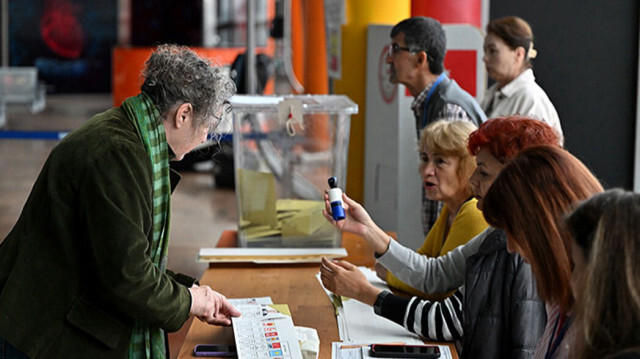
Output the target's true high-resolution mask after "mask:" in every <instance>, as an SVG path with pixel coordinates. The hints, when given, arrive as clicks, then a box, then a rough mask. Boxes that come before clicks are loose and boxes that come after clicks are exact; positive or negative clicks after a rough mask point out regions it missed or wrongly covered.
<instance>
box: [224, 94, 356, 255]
mask: <svg viewBox="0 0 640 359" xmlns="http://www.w3.org/2000/svg"><path fill="white" fill-rule="evenodd" d="M231 105H232V106H233V111H232V116H233V152H234V169H235V185H236V197H237V201H238V222H239V223H238V243H239V245H240V246H241V247H305V248H313V247H339V246H340V244H341V234H340V232H339V231H338V230H337V229H335V228H334V227H333V226H332V225H331V224H330V223H329V222H327V220H326V219H325V218H324V217H323V216H322V209H323V208H324V192H325V190H326V189H328V188H329V184H328V179H329V178H330V177H336V178H337V180H338V183H337V185H338V186H339V187H342V188H344V187H345V181H346V178H347V153H348V148H349V129H350V117H351V115H353V114H356V113H357V112H358V106H357V105H356V104H355V103H354V102H353V101H351V100H350V99H349V98H347V97H346V96H341V95H289V96H280V97H277V96H233V97H232V98H231Z"/></svg>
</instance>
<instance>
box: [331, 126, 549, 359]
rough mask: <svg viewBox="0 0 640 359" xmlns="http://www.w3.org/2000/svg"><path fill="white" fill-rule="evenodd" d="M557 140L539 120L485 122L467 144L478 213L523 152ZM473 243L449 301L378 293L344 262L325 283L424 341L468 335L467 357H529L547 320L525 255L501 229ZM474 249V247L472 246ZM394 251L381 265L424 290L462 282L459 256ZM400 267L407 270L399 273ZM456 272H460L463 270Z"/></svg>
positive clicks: (394, 246)
mask: <svg viewBox="0 0 640 359" xmlns="http://www.w3.org/2000/svg"><path fill="white" fill-rule="evenodd" d="M558 142H559V138H558V135H557V133H556V132H555V131H554V130H553V129H552V128H551V127H550V126H548V125H546V124H544V123H542V122H540V121H536V120H533V119H527V118H522V117H510V118H496V119H492V120H489V121H487V122H486V123H484V124H482V125H481V126H480V128H479V129H478V130H476V131H475V132H473V133H472V134H471V135H470V137H469V142H468V149H469V152H470V153H471V154H473V155H476V154H477V155H478V156H477V157H476V163H477V165H478V167H477V168H476V170H475V172H474V174H473V175H472V177H471V180H470V182H471V185H472V188H473V192H474V195H475V197H476V198H477V199H478V203H477V206H478V208H479V209H482V207H483V204H482V199H483V198H484V196H485V194H486V191H487V189H488V188H489V186H490V185H491V182H492V181H493V180H494V179H495V178H496V176H497V175H498V173H499V172H500V170H501V169H502V167H504V166H505V164H506V163H507V162H508V161H509V159H510V158H512V157H513V156H514V155H515V154H517V152H518V151H520V150H521V149H523V148H527V147H531V146H536V145H541V144H551V145H556V146H557V145H558ZM344 199H345V204H346V206H345V207H346V210H347V211H348V212H349V211H353V212H354V213H355V215H356V216H357V215H358V213H359V212H360V211H361V206H359V205H358V204H357V203H355V202H353V201H351V200H350V199H349V198H347V197H346V196H345V198H344ZM473 241H474V243H473V246H474V247H472V248H467V250H461V251H459V255H458V256H457V257H462V258H466V257H468V258H467V259H466V276H465V275H464V274H463V275H462V276H461V277H462V279H460V282H459V283H457V285H460V284H462V281H463V280H464V282H465V286H463V287H461V288H460V289H459V290H458V291H456V292H455V293H454V295H453V296H452V297H450V298H447V299H446V300H445V301H443V302H432V301H428V300H420V299H418V298H416V297H414V298H411V299H408V298H402V297H399V296H396V295H393V294H391V293H390V292H388V291H382V290H380V289H377V288H375V287H373V286H372V285H371V284H370V283H369V282H367V280H366V278H364V276H363V275H362V274H361V273H360V272H359V271H358V270H357V268H355V267H354V266H352V265H350V264H349V263H347V262H343V261H334V262H330V261H328V260H326V259H324V260H323V266H322V267H321V279H322V281H323V283H324V285H325V286H326V287H327V288H328V289H329V290H331V291H333V292H334V293H337V294H340V295H345V296H349V297H352V298H355V299H357V300H360V301H362V302H364V303H368V304H372V305H374V310H375V312H376V314H379V315H381V316H384V317H386V318H388V319H390V320H392V321H395V322H396V323H398V324H400V325H403V326H404V327H405V328H407V329H408V330H410V331H413V332H416V333H418V334H421V335H422V336H423V337H426V338H428V339H433V340H452V339H460V337H462V352H461V357H463V358H529V357H531V356H532V355H533V352H534V349H535V348H536V345H537V343H538V339H539V338H540V335H541V334H542V331H543V328H544V325H545V320H546V312H545V306H544V303H543V302H542V301H541V300H540V299H539V297H538V295H537V292H536V286H535V284H534V281H533V276H532V274H531V268H530V266H529V265H528V264H526V263H524V261H523V259H522V258H521V257H520V256H519V255H517V254H511V253H509V252H507V248H506V243H507V238H506V234H505V232H503V231H501V230H498V229H495V228H489V229H487V230H486V231H484V232H483V233H482V234H481V235H479V236H478V237H476V238H475V239H474V240H473ZM378 244H379V243H378ZM373 245H374V248H378V247H376V245H377V244H375V243H374V244H373ZM470 245H471V242H469V244H467V245H466V246H465V247H469V246H470ZM387 247H388V249H387V250H386V251H385V252H384V253H383V254H382V255H381V256H380V257H379V258H378V259H379V261H380V262H381V263H382V264H383V265H384V266H388V267H387V268H388V269H389V270H390V271H393V272H394V273H396V272H397V273H398V274H397V275H398V277H399V278H400V279H402V280H403V281H405V282H406V283H408V284H411V285H414V286H416V288H418V289H421V290H425V289H427V290H428V289H432V288H429V285H430V284H431V283H430V282H431V279H432V278H437V277H447V276H449V277H458V275H457V274H450V273H448V272H449V271H448V270H447V269H446V267H447V266H448V265H449V264H450V263H455V261H458V262H459V261H460V258H457V259H456V260H455V261H454V260H453V259H452V258H454V257H453V256H452V255H449V256H448V257H445V258H444V259H443V258H437V259H435V258H428V259H427V258H425V257H423V256H418V255H415V254H411V253H409V251H408V250H407V249H405V248H404V247H402V246H401V245H399V244H398V243H396V242H394V241H390V242H389V243H388V244H387ZM401 268H405V270H403V271H400V269H401ZM452 271H453V272H456V273H457V272H459V271H460V268H453V269H452ZM462 272H463V273H464V272H465V270H464V263H463V269H462ZM425 273H427V275H426V276H425ZM442 274H445V275H444V276H442ZM449 281H450V282H455V279H454V280H453V281H451V278H449ZM441 282H442V280H441ZM445 285H449V284H447V283H445ZM447 289H449V288H447ZM462 303H464V306H463V305H462ZM463 319H464V320H463Z"/></svg>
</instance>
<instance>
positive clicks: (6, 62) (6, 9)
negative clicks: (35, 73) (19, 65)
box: [0, 0, 9, 67]
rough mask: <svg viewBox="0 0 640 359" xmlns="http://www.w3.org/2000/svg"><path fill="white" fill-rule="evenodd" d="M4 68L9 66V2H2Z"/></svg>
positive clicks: (5, 0) (1, 22)
mask: <svg viewBox="0 0 640 359" xmlns="http://www.w3.org/2000/svg"><path fill="white" fill-rule="evenodd" d="M0 24H2V66H3V67H7V66H9V0H2V20H0Z"/></svg>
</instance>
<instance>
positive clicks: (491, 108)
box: [480, 16, 562, 137]
mask: <svg viewBox="0 0 640 359" xmlns="http://www.w3.org/2000/svg"><path fill="white" fill-rule="evenodd" d="M536 55H537V51H536V50H534V48H533V32H532V31H531V26H529V24H528V23H527V22H526V21H524V20H523V19H521V18H519V17H516V16H507V17H503V18H500V19H496V20H493V21H491V22H490V23H489V24H488V25H487V36H486V37H485V40H484V57H483V58H482V59H483V61H484V63H485V67H486V69H487V74H488V75H489V77H490V78H491V79H492V80H495V81H496V83H495V84H493V85H492V86H491V87H489V89H488V90H487V92H486V93H485V96H484V99H483V100H482V103H481V104H480V106H481V107H482V109H483V110H484V112H485V113H486V114H487V118H493V117H500V116H510V115H516V114H519V115H525V116H531V117H534V118H536V119H538V120H540V121H544V122H546V123H548V124H549V125H550V126H551V127H553V128H554V129H555V130H556V131H557V132H558V134H559V135H560V137H562V127H561V126H560V119H559V118H558V113H557V112H556V109H555V107H554V106H553V104H552V103H551V101H550V100H549V97H548V96H547V94H546V93H545V92H544V90H543V89H542V88H541V87H540V86H539V85H538V84H537V83H536V80H535V76H534V75H533V70H532V69H531V68H532V64H531V59H533V58H535V57H536Z"/></svg>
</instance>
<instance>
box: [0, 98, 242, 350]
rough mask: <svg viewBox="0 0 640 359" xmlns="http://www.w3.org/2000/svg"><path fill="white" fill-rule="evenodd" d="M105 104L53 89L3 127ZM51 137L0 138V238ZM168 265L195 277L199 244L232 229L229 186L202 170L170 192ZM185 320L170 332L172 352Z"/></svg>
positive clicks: (72, 118) (57, 119) (84, 112)
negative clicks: (41, 103) (36, 109)
mask: <svg viewBox="0 0 640 359" xmlns="http://www.w3.org/2000/svg"><path fill="white" fill-rule="evenodd" d="M109 107H111V96H110V95H104V94H102V95H56V96H49V97H48V98H47V108H46V109H45V110H44V111H43V112H41V113H39V114H35V115H32V114H30V113H29V112H28V110H27V109H25V108H21V107H17V108H15V107H14V108H9V109H8V111H7V124H6V126H5V129H6V130H21V131H64V130H72V129H75V128H77V127H78V126H79V125H80V124H82V123H83V121H86V120H87V119H88V118H90V117H91V116H92V115H93V114H95V113H98V112H101V111H104V110H106V109H107V108H109ZM56 143H57V141H51V140H7V139H0V242H1V241H2V240H3V239H4V238H5V237H6V235H7V234H8V233H9V231H10V230H11V228H12V227H13V225H14V223H15V222H16V220H17V219H18V216H19V215H20V211H21V209H22V206H23V205H24V203H25V201H26V199H27V196H28V195H29V191H30V189H31V187H32V186H33V183H34V181H35V179H36V177H37V175H38V173H39V172H40V168H41V167H42V165H43V163H44V161H45V160H46V157H47V155H48V154H49V152H50V151H51V149H52V148H53V147H54V146H55V144H56ZM171 215H172V217H171V244H170V248H169V267H170V268H171V269H172V270H174V271H178V272H182V273H185V274H189V275H192V276H195V277H200V276H201V275H202V273H203V271H204V269H205V268H206V264H203V263H197V262H196V260H195V259H196V256H197V253H198V249H199V248H200V247H211V246H215V244H216V242H217V239H218V237H219V236H220V234H221V233H222V231H223V230H226V229H235V228H236V225H237V206H236V198H235V192H234V191H233V190H229V189H221V188H216V186H215V184H214V180H213V177H212V175H211V174H210V173H208V172H203V173H195V172H188V173H183V179H182V181H181V182H180V185H179V186H178V188H177V189H176V191H175V192H174V194H173V196H172V214H171ZM186 329H187V328H186V326H185V328H183V329H182V330H181V331H180V332H178V333H177V334H174V335H172V336H171V346H172V357H176V356H177V353H178V350H179V345H180V344H181V341H182V338H183V337H184V335H185V334H186Z"/></svg>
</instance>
